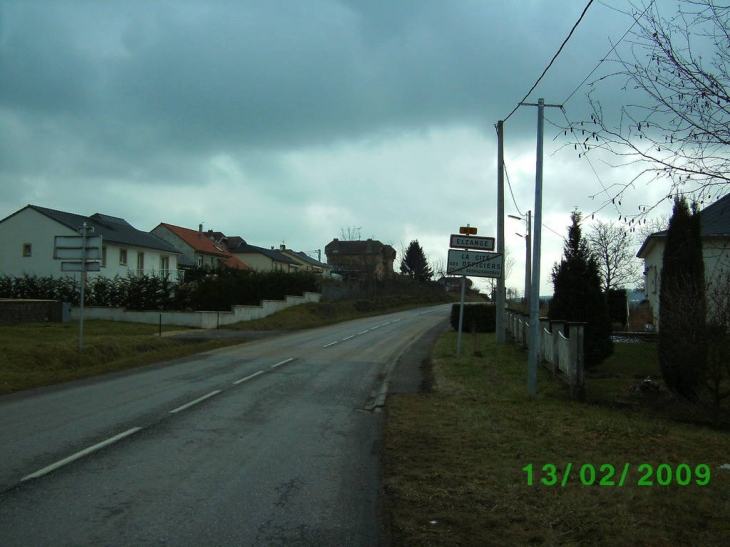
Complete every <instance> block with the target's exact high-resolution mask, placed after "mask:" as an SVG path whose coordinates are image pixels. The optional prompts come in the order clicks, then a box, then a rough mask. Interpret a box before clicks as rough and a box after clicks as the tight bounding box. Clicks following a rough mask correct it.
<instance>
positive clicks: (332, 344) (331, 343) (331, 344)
mask: <svg viewBox="0 0 730 547" xmlns="http://www.w3.org/2000/svg"><path fill="white" fill-rule="evenodd" d="M335 344H339V342H330V343H329V344H327V345H326V346H322V347H323V348H328V347H330V346H334V345H335Z"/></svg>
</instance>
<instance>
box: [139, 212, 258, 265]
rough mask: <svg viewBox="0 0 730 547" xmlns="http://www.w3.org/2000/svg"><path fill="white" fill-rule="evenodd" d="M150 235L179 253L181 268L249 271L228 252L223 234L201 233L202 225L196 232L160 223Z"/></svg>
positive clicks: (209, 231) (210, 231)
mask: <svg viewBox="0 0 730 547" xmlns="http://www.w3.org/2000/svg"><path fill="white" fill-rule="evenodd" d="M152 233H153V234H154V235H156V236H157V237H159V238H160V239H162V240H163V241H166V242H167V243H169V244H170V245H172V246H173V247H175V248H176V249H177V250H178V251H179V252H180V254H181V256H180V260H179V264H180V266H182V267H188V268H194V267H196V266H197V267H201V268H202V267H203V266H207V267H210V268H217V267H218V266H226V267H228V268H234V269H239V270H250V269H251V268H250V266H248V265H247V264H245V263H244V262H242V261H241V260H240V259H239V258H237V257H236V256H234V255H233V254H232V253H231V252H230V251H229V250H228V248H227V247H226V244H225V236H223V234H221V233H219V232H213V231H212V230H208V231H207V232H203V225H202V224H200V225H199V226H198V229H197V230H192V229H190V228H183V227H182V226H175V225H174V224H168V223H166V222H161V223H160V224H158V225H157V226H156V227H155V228H154V229H153V230H152ZM216 236H218V237H216Z"/></svg>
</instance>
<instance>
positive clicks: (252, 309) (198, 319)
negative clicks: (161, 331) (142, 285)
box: [71, 292, 322, 329]
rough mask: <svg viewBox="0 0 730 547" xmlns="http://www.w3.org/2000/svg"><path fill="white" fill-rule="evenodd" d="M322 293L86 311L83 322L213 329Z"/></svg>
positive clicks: (75, 310)
mask: <svg viewBox="0 0 730 547" xmlns="http://www.w3.org/2000/svg"><path fill="white" fill-rule="evenodd" d="M321 296H322V295H321V294H319V293H312V292H305V293H304V296H287V297H286V300H263V301H262V302H261V305H259V306H231V311H221V312H216V311H193V312H182V311H163V312H160V311H128V310H125V309H123V308H84V320H86V319H104V320H107V321H129V322H132V323H148V324H153V325H157V324H158V323H159V322H160V317H162V323H163V324H164V325H180V326H185V327H195V328H200V329H214V328H216V327H217V326H222V325H230V324H233V323H238V322H240V321H251V320H253V319H262V318H264V317H267V316H269V315H271V314H272V313H276V312H278V311H281V310H284V309H286V308H290V307H292V306H298V305H299V304H305V303H307V302H319V300H320V298H321ZM71 318H72V319H78V318H79V309H78V308H73V310H72V311H71Z"/></svg>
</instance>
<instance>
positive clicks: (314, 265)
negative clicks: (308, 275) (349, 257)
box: [279, 244, 332, 277]
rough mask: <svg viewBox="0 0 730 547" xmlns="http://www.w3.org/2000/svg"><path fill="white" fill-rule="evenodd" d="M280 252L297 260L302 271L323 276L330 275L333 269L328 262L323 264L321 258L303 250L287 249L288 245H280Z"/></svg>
mask: <svg viewBox="0 0 730 547" xmlns="http://www.w3.org/2000/svg"><path fill="white" fill-rule="evenodd" d="M279 252H280V253H281V254H283V255H284V256H286V257H288V258H291V259H292V260H293V261H295V262H297V263H298V264H299V270H300V271H303V272H312V273H314V274H315V275H320V276H322V277H330V274H331V271H332V267H331V266H329V265H328V264H323V263H322V262H320V261H319V260H316V259H314V258H312V257H311V256H309V255H307V254H306V253H304V252H302V251H293V250H292V249H287V248H286V245H284V244H282V245H279ZM320 253H321V251H320Z"/></svg>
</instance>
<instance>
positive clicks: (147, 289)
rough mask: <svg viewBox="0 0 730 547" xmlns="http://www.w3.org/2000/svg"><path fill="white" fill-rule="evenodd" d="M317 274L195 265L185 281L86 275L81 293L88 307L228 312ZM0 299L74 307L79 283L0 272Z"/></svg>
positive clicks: (309, 281) (311, 281) (312, 282)
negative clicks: (41, 300) (58, 303)
mask: <svg viewBox="0 0 730 547" xmlns="http://www.w3.org/2000/svg"><path fill="white" fill-rule="evenodd" d="M317 290H318V287H317V279H316V277H315V276H314V275H312V274H308V273H285V272H253V271H241V270H229V269H220V270H211V269H204V268H200V269H196V270H192V271H190V272H186V280H185V282H184V283H176V282H172V281H169V279H168V278H167V277H155V276H148V275H128V276H126V277H121V276H115V277H113V278H108V277H103V276H94V277H89V280H88V282H87V284H86V290H85V293H84V303H85V304H86V305H87V306H102V307H122V308H126V309H129V310H178V311H180V310H200V311H228V310H230V308H231V306H233V305H237V304H243V305H255V306H257V305H259V304H260V303H261V301H262V300H283V299H284V297H286V296H287V295H292V296H299V295H302V294H304V292H316V291H317ZM0 298H38V299H48V300H61V301H63V302H70V303H71V304H72V305H74V306H78V305H79V302H80V300H81V287H80V282H79V281H78V280H77V279H75V278H73V277H71V276H64V277H51V276H45V277H39V276H35V275H32V276H31V275H27V274H25V275H22V276H18V277H10V276H0Z"/></svg>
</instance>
